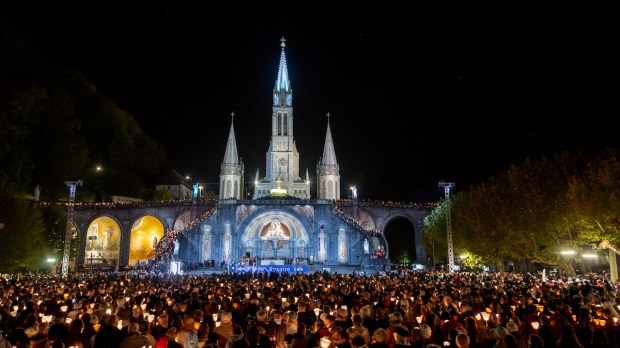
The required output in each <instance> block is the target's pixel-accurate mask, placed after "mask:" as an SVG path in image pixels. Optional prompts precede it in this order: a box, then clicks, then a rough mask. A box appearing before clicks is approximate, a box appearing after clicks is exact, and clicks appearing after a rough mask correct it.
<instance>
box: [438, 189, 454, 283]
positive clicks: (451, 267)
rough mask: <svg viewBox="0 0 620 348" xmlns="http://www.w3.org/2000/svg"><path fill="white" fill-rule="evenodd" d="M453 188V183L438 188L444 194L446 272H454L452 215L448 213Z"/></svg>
mask: <svg viewBox="0 0 620 348" xmlns="http://www.w3.org/2000/svg"><path fill="white" fill-rule="evenodd" d="M452 186H454V183H453V182H443V181H440V182H439V187H443V189H444V192H445V194H446V229H447V230H448V271H449V272H454V249H453V248H452V219H451V216H452V214H451V213H450V189H451V188H452Z"/></svg>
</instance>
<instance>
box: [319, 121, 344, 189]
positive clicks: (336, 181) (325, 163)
mask: <svg viewBox="0 0 620 348" xmlns="http://www.w3.org/2000/svg"><path fill="white" fill-rule="evenodd" d="M330 116H331V115H330V114H329V112H328V113H327V133H326V134H325V147H324V148H323V157H322V158H321V160H320V162H319V193H318V194H319V198H322V199H332V200H333V199H340V168H339V166H338V161H337V160H336V150H335V149H334V141H333V139H332V131H331V128H330V126H329V117H330Z"/></svg>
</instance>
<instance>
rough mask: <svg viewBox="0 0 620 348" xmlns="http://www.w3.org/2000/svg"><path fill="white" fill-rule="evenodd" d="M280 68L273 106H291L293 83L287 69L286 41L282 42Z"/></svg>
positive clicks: (274, 89) (274, 90)
mask: <svg viewBox="0 0 620 348" xmlns="http://www.w3.org/2000/svg"><path fill="white" fill-rule="evenodd" d="M280 47H282V51H281V52H280V66H279V67H278V78H277V79H276V85H275V87H274V88H273V106H291V105H292V104H293V95H292V92H293V91H292V90H291V81H290V80H289V79H288V68H287V67H286V53H285V52H284V47H286V39H284V38H282V39H281V40H280Z"/></svg>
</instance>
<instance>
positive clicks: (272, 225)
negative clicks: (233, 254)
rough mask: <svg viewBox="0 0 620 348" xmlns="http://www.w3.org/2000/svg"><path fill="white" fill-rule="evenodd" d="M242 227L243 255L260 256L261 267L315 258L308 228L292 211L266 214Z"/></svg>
mask: <svg viewBox="0 0 620 348" xmlns="http://www.w3.org/2000/svg"><path fill="white" fill-rule="evenodd" d="M242 228H243V230H244V231H243V232H242V233H240V240H239V243H238V245H240V246H242V250H240V253H239V255H241V256H247V255H251V256H252V257H256V258H257V259H259V260H260V262H259V264H260V263H263V264H276V265H277V264H293V263H298V262H301V261H302V260H303V259H305V258H306V257H307V255H311V252H310V251H309V250H308V246H309V245H310V244H311V243H309V241H308V233H307V232H306V227H305V226H304V223H303V222H302V220H300V219H298V218H297V216H295V215H294V214H292V213H290V212H287V211H283V210H268V211H264V212H262V213H259V214H258V215H257V216H255V217H254V218H252V219H251V220H250V221H249V222H248V224H247V225H245V227H242Z"/></svg>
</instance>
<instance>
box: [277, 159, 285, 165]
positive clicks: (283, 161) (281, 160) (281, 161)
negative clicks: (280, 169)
mask: <svg viewBox="0 0 620 348" xmlns="http://www.w3.org/2000/svg"><path fill="white" fill-rule="evenodd" d="M278 164H279V165H280V166H285V165H286V159H285V158H280V159H279V160H278Z"/></svg>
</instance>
